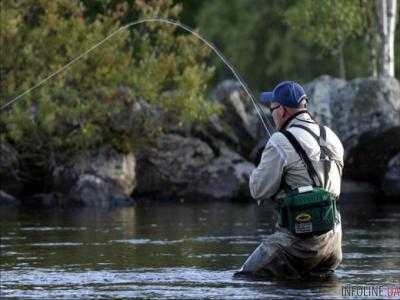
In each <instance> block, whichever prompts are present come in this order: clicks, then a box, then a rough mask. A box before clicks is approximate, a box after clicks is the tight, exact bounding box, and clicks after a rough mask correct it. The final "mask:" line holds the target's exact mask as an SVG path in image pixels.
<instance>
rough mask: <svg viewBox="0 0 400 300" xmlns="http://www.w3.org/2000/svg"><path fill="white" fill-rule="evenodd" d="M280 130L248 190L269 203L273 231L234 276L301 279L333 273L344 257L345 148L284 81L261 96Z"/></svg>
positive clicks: (299, 89) (297, 90)
mask: <svg viewBox="0 0 400 300" xmlns="http://www.w3.org/2000/svg"><path fill="white" fill-rule="evenodd" d="M261 102H263V103H265V104H269V105H270V111H271V114H272V117H273V119H274V122H275V124H276V127H277V128H278V129H279V132H276V133H275V134H273V135H272V137H271V139H270V140H269V141H268V143H267V145H266V147H265V149H264V151H263V153H262V157H261V161H260V163H259V165H258V167H257V168H256V169H255V170H254V171H253V173H252V174H251V176H250V192H251V195H252V196H253V198H255V199H256V200H257V201H258V202H259V203H260V202H261V201H263V200H267V201H271V202H272V203H273V204H274V206H275V208H276V213H277V215H278V222H277V232H276V233H274V234H272V235H270V236H268V237H266V238H265V239H264V240H263V241H262V243H261V244H260V245H259V246H258V248H257V249H256V250H255V251H254V252H253V253H252V254H251V255H250V257H249V258H248V259H247V260H246V262H245V263H244V265H243V266H242V268H241V270H240V271H239V272H238V274H246V273H247V274H252V275H259V276H274V277H280V278H301V277H307V276H311V275H324V274H328V273H331V272H332V271H333V270H334V269H335V268H336V267H337V266H338V265H339V264H340V262H341V260H342V245H341V240H342V229H341V224H340V214H339V211H338V210H337V207H336V206H337V199H338V196H339V194H340V184H341V174H342V168H343V146H342V144H341V142H340V140H339V138H338V137H337V136H336V135H335V134H334V133H333V132H332V131H331V130H330V129H329V128H327V127H326V126H322V125H319V124H318V123H316V122H315V121H314V120H313V119H312V118H311V116H310V115H309V113H308V112H307V96H306V94H305V92H304V89H303V88H302V87H301V86H300V85H299V84H298V83H296V82H293V81H285V82H282V83H280V84H278V85H277V86H276V87H275V89H274V90H273V91H272V92H265V93H262V94H261Z"/></svg>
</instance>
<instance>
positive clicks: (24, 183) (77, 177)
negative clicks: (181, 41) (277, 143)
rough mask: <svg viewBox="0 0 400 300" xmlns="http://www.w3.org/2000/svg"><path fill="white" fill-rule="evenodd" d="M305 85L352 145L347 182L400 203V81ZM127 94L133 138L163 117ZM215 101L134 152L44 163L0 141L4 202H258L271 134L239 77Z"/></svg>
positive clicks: (106, 151)
mask: <svg viewBox="0 0 400 300" xmlns="http://www.w3.org/2000/svg"><path fill="white" fill-rule="evenodd" d="M305 88H306V92H307V94H308V96H309V97H310V104H309V110H310V112H311V114H312V115H313V116H314V117H315V119H316V120H317V121H319V122H321V123H322V124H326V125H327V126H329V127H331V128H332V129H333V130H334V131H335V132H336V133H337V134H338V136H339V137H340V138H341V140H342V142H343V144H344V147H345V168H344V178H345V179H346V181H345V183H346V184H347V182H348V180H352V181H355V182H358V181H364V182H367V183H368V185H371V184H372V187H368V189H364V188H363V187H362V186H361V187H359V186H358V184H352V185H350V189H351V190H352V191H353V192H354V191H355V190H357V189H358V190H362V191H363V192H365V191H366V190H367V191H368V193H374V194H378V195H380V196H381V198H382V199H383V198H385V199H392V200H393V201H396V199H397V200H398V199H399V197H400V84H399V82H398V81H397V80H396V79H394V78H378V79H372V78H366V79H355V80H352V81H344V80H340V79H336V78H332V77H328V76H322V77H319V78H317V79H315V80H314V81H312V82H310V83H308V84H306V85H305ZM121 97H122V96H121ZM123 97H124V99H123V100H124V103H125V102H126V103H134V105H130V106H127V109H128V111H124V112H123V113H122V112H121V113H118V114H116V115H115V119H114V123H115V124H114V125H112V124H110V126H114V127H113V128H120V129H121V128H122V129H123V130H124V132H125V131H126V132H127V134H128V136H129V132H130V130H132V132H133V131H135V132H137V125H138V124H137V123H138V120H144V121H146V122H149V124H156V123H157V121H159V120H160V119H163V118H164V116H163V114H162V112H161V111H160V110H158V109H156V108H155V107H152V106H151V105H149V104H148V103H147V102H146V101H145V100H143V99H141V100H140V101H139V102H135V101H137V100H135V99H130V100H129V99H128V98H129V93H127V92H125V94H124V96H123ZM127 97H128V98H127ZM212 98H213V99H214V100H213V101H214V102H215V103H216V104H218V107H219V108H220V111H219V113H215V114H213V115H211V116H210V118H209V119H208V120H207V121H206V122H202V123H192V124H190V125H188V124H185V123H169V124H170V125H169V126H168V127H166V128H165V129H164V130H163V132H161V133H159V134H156V135H155V136H154V139H153V140H151V141H150V142H148V141H147V142H144V141H143V144H140V140H138V143H139V145H137V147H135V149H134V150H132V151H121V150H118V149H115V148H113V147H112V145H110V144H106V145H103V146H101V147H99V148H96V149H91V150H88V151H82V152H79V153H78V154H76V155H73V156H67V155H65V154H64V155H63V153H56V152H52V151H51V149H48V152H46V153H42V154H41V155H42V156H41V158H42V159H43V157H44V158H45V160H46V161H45V163H44V164H43V165H39V164H37V162H35V161H33V162H32V161H27V160H26V159H24V158H25V157H26V156H27V153H23V152H21V151H17V150H16V149H17V148H18V147H16V145H13V144H12V143H11V142H8V141H4V140H3V141H1V143H0V146H1V148H0V149H1V161H0V180H1V182H2V184H1V188H0V190H1V194H0V205H2V204H3V205H29V206H35V205H37V206H38V207H39V206H40V207H54V206H61V207H63V206H99V207H108V206H124V205H131V204H133V203H134V202H135V201H136V200H135V199H141V198H145V199H158V200H161V199H176V200H179V201H198V200H199V199H207V200H211V201H221V200H229V201H251V197H250V195H249V190H248V178H249V175H250V173H251V171H252V170H253V168H254V167H255V165H256V164H257V161H258V158H259V157H258V156H259V154H260V151H261V150H262V149H263V147H264V145H265V142H266V141H267V138H266V133H265V131H264V129H263V127H262V125H261V123H260V119H259V117H258V115H257V113H256V112H255V110H254V107H253V106H252V104H251V102H250V100H249V99H248V98H247V97H246V94H245V93H244V91H243V90H242V88H241V86H240V85H239V84H238V83H237V82H235V81H225V82H222V83H221V84H220V85H218V86H217V87H216V88H215V89H214V91H213V93H212ZM117 125H118V126H117ZM144 127H146V126H144ZM122 129H121V130H122ZM25 151H29V150H25ZM346 184H345V188H348V187H346ZM347 186H348V185H347Z"/></svg>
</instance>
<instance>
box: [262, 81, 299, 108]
mask: <svg viewBox="0 0 400 300" xmlns="http://www.w3.org/2000/svg"><path fill="white" fill-rule="evenodd" d="M304 99H306V100H307V95H306V92H305V91H304V89H303V87H302V86H301V85H300V84H298V83H297V82H294V81H283V82H281V83H279V84H278V85H277V86H276V87H275V88H274V90H273V91H272V92H263V93H261V97H260V100H261V103H263V104H268V103H271V102H278V103H279V104H281V105H283V106H287V107H292V108H298V107H299V104H300V102H301V101H302V100H304Z"/></svg>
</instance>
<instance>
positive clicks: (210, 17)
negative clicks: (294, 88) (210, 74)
mask: <svg viewBox="0 0 400 300" xmlns="http://www.w3.org/2000/svg"><path fill="white" fill-rule="evenodd" d="M293 3H296V2H295V1H290V0H283V1H268V2H263V1H257V0H248V1H242V0H219V1H212V2H207V3H205V4H204V5H203V6H202V7H201V9H200V11H199V13H198V17H197V19H198V26H199V28H200V32H202V33H204V35H205V36H206V37H208V38H210V40H212V41H213V42H214V43H215V44H216V45H217V46H218V47H219V48H220V50H221V51H222V52H223V53H224V54H225V56H226V57H227V59H228V60H229V61H230V62H231V63H232V64H233V65H234V67H235V68H236V69H237V70H238V72H239V73H240V74H241V75H242V77H243V79H244V80H245V81H246V82H248V84H249V86H250V87H252V88H253V89H255V90H258V91H260V90H263V89H265V88H268V87H272V86H273V85H274V84H276V83H278V82H279V81H281V80H283V79H289V78H290V79H293V80H297V81H299V82H306V81H308V80H310V79H312V78H314V77H315V76H316V75H318V74H326V73H334V70H335V66H334V63H333V58H332V57H330V56H329V55H327V54H326V53H321V52H320V49H318V48H317V47H315V46H314V45H308V44H306V43H304V42H303V41H302V39H300V38H299V37H298V36H297V34H296V33H295V32H294V31H291V30H289V28H288V25H287V24H286V22H285V11H286V10H287V9H288V8H289V7H291V6H292V5H293ZM215 64H216V65H217V66H218V68H217V75H218V78H219V79H222V78H227V77H233V76H232V74H230V73H229V72H228V71H227V70H226V67H225V66H223V65H222V64H221V63H220V62H219V59H215Z"/></svg>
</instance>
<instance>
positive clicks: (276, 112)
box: [269, 102, 285, 129]
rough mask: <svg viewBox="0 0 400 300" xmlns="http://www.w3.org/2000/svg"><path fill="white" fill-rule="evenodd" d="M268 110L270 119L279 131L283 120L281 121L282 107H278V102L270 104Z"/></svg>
mask: <svg viewBox="0 0 400 300" xmlns="http://www.w3.org/2000/svg"><path fill="white" fill-rule="evenodd" d="M269 109H270V112H271V114H272V118H273V119H274V123H275V126H276V128H277V129H280V128H281V126H282V124H283V122H284V119H283V118H284V116H285V109H284V107H283V106H282V105H280V104H279V103H278V102H272V103H271V106H270V108H269Z"/></svg>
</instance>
